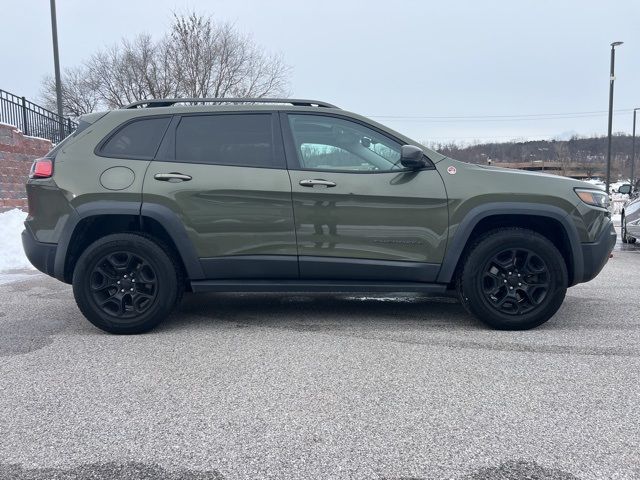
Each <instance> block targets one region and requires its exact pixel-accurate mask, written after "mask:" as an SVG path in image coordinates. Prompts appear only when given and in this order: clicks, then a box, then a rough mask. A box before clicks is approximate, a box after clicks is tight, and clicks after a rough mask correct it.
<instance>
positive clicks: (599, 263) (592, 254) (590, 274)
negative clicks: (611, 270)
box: [582, 222, 617, 282]
mask: <svg viewBox="0 0 640 480" xmlns="http://www.w3.org/2000/svg"><path fill="white" fill-rule="evenodd" d="M616 236H617V235H616V230H615V228H613V222H609V228H605V229H603V230H602V233H601V234H600V236H599V237H598V239H597V240H596V241H595V242H593V243H583V244H582V260H583V263H584V271H583V274H582V282H588V281H589V280H592V279H593V278H595V276H596V275H598V274H599V273H600V271H601V270H602V268H603V267H604V266H605V264H606V263H607V260H609V255H611V251H612V250H613V247H614V246H615V244H616Z"/></svg>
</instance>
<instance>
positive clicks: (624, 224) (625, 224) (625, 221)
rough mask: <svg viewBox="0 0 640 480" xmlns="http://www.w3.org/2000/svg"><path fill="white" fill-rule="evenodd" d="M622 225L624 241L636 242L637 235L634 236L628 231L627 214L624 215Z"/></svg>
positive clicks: (621, 231)
mask: <svg viewBox="0 0 640 480" xmlns="http://www.w3.org/2000/svg"><path fill="white" fill-rule="evenodd" d="M620 225H621V227H620V237H621V238H622V243H636V240H637V239H636V237H632V236H631V235H629V234H628V233H627V232H628V230H627V219H626V217H625V216H623V217H622V220H621V221H620Z"/></svg>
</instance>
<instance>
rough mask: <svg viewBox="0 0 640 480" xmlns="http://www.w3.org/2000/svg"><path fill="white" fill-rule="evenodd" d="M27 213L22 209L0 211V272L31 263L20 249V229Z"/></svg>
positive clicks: (20, 267) (27, 265) (25, 266)
mask: <svg viewBox="0 0 640 480" xmlns="http://www.w3.org/2000/svg"><path fill="white" fill-rule="evenodd" d="M26 217H27V214H26V213H24V212H23V211H22V210H18V209H17V208H14V209H13V210H9V211H6V212H4V213H0V272H5V271H7V270H16V269H24V268H29V269H32V268H33V267H32V266H31V263H29V260H27V257H26V256H25V254H24V251H23V250H22V237H21V234H22V231H23V230H24V223H23V222H24V219H25V218H26Z"/></svg>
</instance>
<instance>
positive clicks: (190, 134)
mask: <svg viewBox="0 0 640 480" xmlns="http://www.w3.org/2000/svg"><path fill="white" fill-rule="evenodd" d="M281 138H282V136H281V134H280V126H279V121H278V117H277V114H276V113H271V112H266V113H246V112H242V113H238V112H233V113H216V114H211V113H207V114H193V115H182V116H176V117H175V118H174V119H173V121H172V123H171V125H170V127H169V130H168V132H167V134H166V135H165V138H164V140H163V143H162V145H161V146H160V149H159V152H158V155H157V156H156V159H155V160H154V161H153V162H151V164H150V165H149V168H148V170H147V173H146V175H145V181H144V191H143V204H149V203H151V204H160V205H163V206H166V207H168V208H170V209H171V210H172V211H173V212H174V213H176V214H177V215H178V216H179V218H180V220H181V222H182V224H183V225H184V226H185V229H186V231H187V234H188V236H189V238H190V239H191V241H192V243H193V245H194V247H195V249H196V251H197V254H198V256H199V258H200V263H201V264H202V267H203V270H204V273H205V275H206V276H207V277H208V278H212V279H214V278H218V279H222V278H297V277H298V262H297V257H296V254H297V249H296V241H295V232H294V224H293V209H292V205H291V183H290V181H289V175H288V173H287V170H286V165H285V160H284V152H283V147H282V140H281Z"/></svg>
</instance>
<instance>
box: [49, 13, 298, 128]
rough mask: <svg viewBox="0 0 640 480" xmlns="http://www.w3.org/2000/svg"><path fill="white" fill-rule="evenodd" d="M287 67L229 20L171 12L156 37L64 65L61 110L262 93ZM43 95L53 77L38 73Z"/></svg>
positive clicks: (280, 80) (275, 87) (276, 85)
mask: <svg viewBox="0 0 640 480" xmlns="http://www.w3.org/2000/svg"><path fill="white" fill-rule="evenodd" d="M289 73H290V69H289V67H288V66H287V65H286V64H285V63H284V62H283V60H282V58H281V57H280V56H279V55H272V54H268V53H266V52H265V51H264V50H262V49H261V48H260V47H259V46H257V45H256V44H255V43H254V41H253V40H252V39H251V38H250V37H248V36H245V35H242V34H241V33H239V32H238V31H237V30H236V29H235V27H234V26H232V25H231V24H228V23H222V24H217V23H215V22H214V21H213V19H212V18H211V17H208V16H203V15H199V14H196V13H191V14H188V15H176V14H174V18H173V23H172V25H171V29H170V31H169V32H168V33H167V34H166V35H165V36H164V37H163V38H161V39H160V40H159V41H154V40H153V39H152V37H151V36H150V35H148V34H141V35H138V36H137V37H136V38H135V39H133V40H127V39H123V40H122V41H121V42H120V43H119V44H116V45H113V46H112V47H110V48H107V49H105V50H102V51H99V52H97V53H96V54H94V55H93V56H92V57H91V58H90V59H89V60H87V61H86V62H85V63H83V64H82V65H81V66H79V67H77V68H75V69H71V70H67V71H66V72H65V77H64V79H63V91H66V92H67V97H68V98H67V99H65V112H66V113H67V114H70V115H73V116H78V115H80V114H82V113H87V112H90V111H94V110H96V109H98V108H117V107H122V106H124V105H127V104H129V103H131V102H135V101H138V100H145V99H151V98H164V97H195V98H202V97H231V96H234V97H236V96H237V97H268V96H276V95H286V94H287V93H288V92H287V89H288V78H289ZM42 97H43V99H44V100H45V102H46V103H47V105H49V106H55V83H54V82H53V81H52V79H50V78H46V79H44V80H43V84H42Z"/></svg>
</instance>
